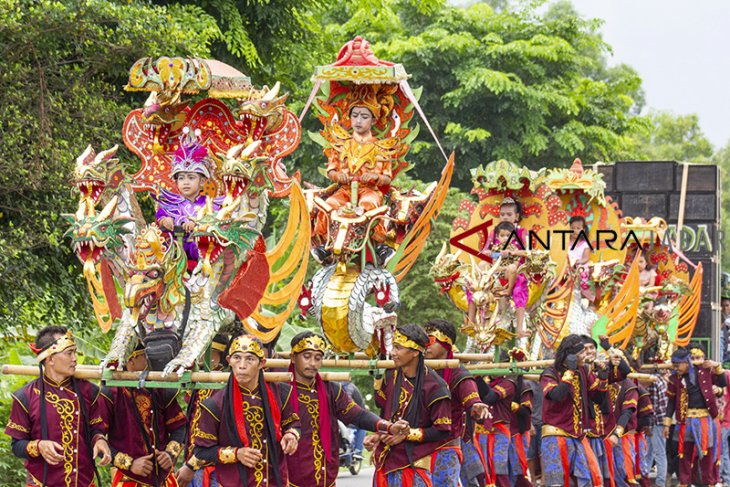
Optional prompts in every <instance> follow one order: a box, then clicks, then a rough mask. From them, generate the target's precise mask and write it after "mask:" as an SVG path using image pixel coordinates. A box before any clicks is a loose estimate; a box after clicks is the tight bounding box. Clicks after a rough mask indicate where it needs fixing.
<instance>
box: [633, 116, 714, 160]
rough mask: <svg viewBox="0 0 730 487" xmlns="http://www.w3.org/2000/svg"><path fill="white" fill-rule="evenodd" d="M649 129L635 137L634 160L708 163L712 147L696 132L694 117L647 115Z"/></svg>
mask: <svg viewBox="0 0 730 487" xmlns="http://www.w3.org/2000/svg"><path fill="white" fill-rule="evenodd" d="M649 118H650V123H651V126H650V129H649V130H647V131H645V132H643V133H639V134H637V138H636V140H635V147H634V150H633V153H634V156H635V157H636V158H637V159H639V160H653V161H687V162H708V161H709V160H710V158H711V157H712V155H713V147H712V144H711V143H710V141H709V140H708V139H707V137H705V134H703V133H702V129H701V128H700V120H699V117H698V116H697V114H694V113H691V114H689V115H674V114H672V113H669V112H664V111H654V112H652V113H650V115H649Z"/></svg>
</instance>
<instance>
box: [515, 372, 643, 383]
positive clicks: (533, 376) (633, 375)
mask: <svg viewBox="0 0 730 487" xmlns="http://www.w3.org/2000/svg"><path fill="white" fill-rule="evenodd" d="M522 377H524V378H525V379H527V380H540V375H539V374H525V375H523V376H522ZM629 379H637V380H638V381H639V382H656V381H657V378H656V377H654V376H653V375H651V374H639V373H634V372H632V373H630V374H629Z"/></svg>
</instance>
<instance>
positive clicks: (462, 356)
mask: <svg viewBox="0 0 730 487" xmlns="http://www.w3.org/2000/svg"><path fill="white" fill-rule="evenodd" d="M276 355H277V356H279V357H283V358H285V359H289V358H290V357H291V352H277V353H276ZM348 358H349V357H347V358H345V359H344V360H347V359H348ZM352 358H353V359H354V360H368V359H369V358H368V356H367V355H366V354H364V353H362V352H356V353H354V354H352ZM493 358H494V356H493V355H491V354H486V353H455V354H454V359H456V360H459V361H460V362H475V361H487V360H492V359H493ZM337 360H340V361H341V360H343V359H337ZM428 362H429V361H428V360H426V364H428ZM536 363H539V364H540V365H537V367H544V366H548V365H552V363H553V361H552V360H538V361H536ZM495 366H496V368H498V369H503V368H507V367H510V366H511V363H509V362H502V363H497V364H495ZM429 367H431V368H434V367H433V366H431V365H429Z"/></svg>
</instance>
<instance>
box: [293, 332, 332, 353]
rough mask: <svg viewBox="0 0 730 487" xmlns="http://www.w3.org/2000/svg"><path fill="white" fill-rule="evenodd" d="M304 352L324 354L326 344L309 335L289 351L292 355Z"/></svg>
mask: <svg viewBox="0 0 730 487" xmlns="http://www.w3.org/2000/svg"><path fill="white" fill-rule="evenodd" d="M305 350H314V351H315V352H322V353H324V352H326V351H327V342H325V341H324V338H322V337H321V336H319V335H311V336H308V337H306V338H302V339H301V340H299V341H298V342H297V343H296V345H294V346H293V347H292V349H291V352H292V353H300V352H303V351H305Z"/></svg>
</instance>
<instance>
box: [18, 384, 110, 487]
mask: <svg viewBox="0 0 730 487" xmlns="http://www.w3.org/2000/svg"><path fill="white" fill-rule="evenodd" d="M43 380H44V389H45V391H44V392H45V397H46V421H47V428H48V430H47V431H48V437H47V438H45V439H47V440H51V441H55V442H56V443H58V444H59V445H61V446H62V447H63V460H62V461H61V462H60V463H58V464H57V465H50V464H46V462H45V460H44V459H43V457H42V456H41V455H40V453H39V452H37V451H35V449H34V448H30V450H31V451H30V453H31V454H29V449H28V443H29V442H35V440H40V439H41V422H40V417H41V406H40V403H41V401H40V384H41V382H40V381H41V379H35V380H33V381H31V382H29V383H28V384H26V385H25V386H24V387H22V388H21V389H19V390H17V391H15V392H14V393H13V395H12V396H13V404H12V407H11V410H10V418H9V419H8V424H7V427H6V428H5V434H7V435H8V436H10V437H11V438H13V440H14V443H16V446H15V447H14V448H13V450H14V451H15V450H16V448H17V450H18V452H20V455H19V456H22V457H23V458H25V468H26V469H27V470H28V473H29V474H30V476H31V480H32V482H33V483H35V484H36V485H41V483H42V480H43V470H44V466H45V465H47V467H48V469H47V473H46V485H48V486H58V487H61V486H63V487H67V486H68V487H89V486H90V485H92V484H93V483H94V461H93V460H92V458H91V451H89V448H88V446H87V443H86V438H87V436H86V435H87V434H88V435H89V436H88V438H90V439H91V440H92V444H93V441H95V440H96V439H97V438H98V435H99V434H100V433H101V432H102V418H101V414H100V411H99V400H98V398H99V388H98V387H97V386H95V385H94V384H92V383H91V382H89V381H86V380H82V379H75V380H74V382H75V390H74V386H72V384H71V379H70V378H69V379H66V380H64V381H61V382H55V381H53V380H51V379H49V378H48V377H44V378H43ZM79 396H80V397H79ZM81 400H82V401H83V405H84V408H83V409H85V412H86V414H87V417H86V418H85V419H84V418H83V417H82V416H83V411H82V407H81V402H80V401H81ZM87 428H88V429H90V430H91V431H89V432H88V433H87ZM31 446H33V445H31ZM23 451H24V452H25V455H23ZM31 485H32V484H31Z"/></svg>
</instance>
